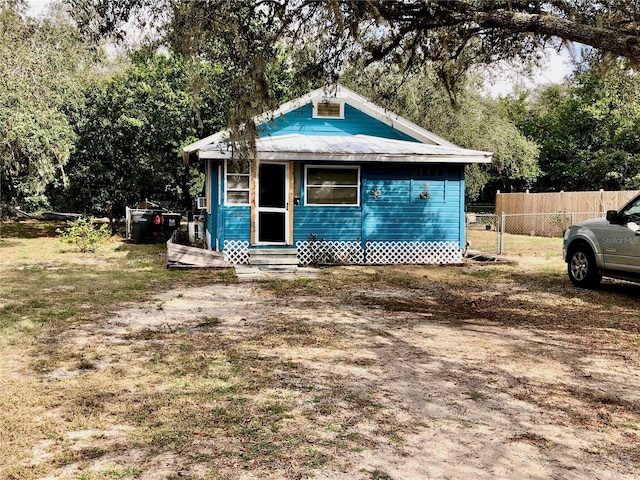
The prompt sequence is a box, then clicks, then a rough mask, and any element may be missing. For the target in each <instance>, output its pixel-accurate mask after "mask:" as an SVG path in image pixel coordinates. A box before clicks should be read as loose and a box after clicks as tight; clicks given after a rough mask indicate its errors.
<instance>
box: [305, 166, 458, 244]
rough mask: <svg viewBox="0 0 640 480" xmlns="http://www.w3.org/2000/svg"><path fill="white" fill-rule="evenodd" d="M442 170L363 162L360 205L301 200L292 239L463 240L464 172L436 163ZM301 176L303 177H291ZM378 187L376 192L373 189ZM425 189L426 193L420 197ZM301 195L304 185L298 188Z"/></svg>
mask: <svg viewBox="0 0 640 480" xmlns="http://www.w3.org/2000/svg"><path fill="white" fill-rule="evenodd" d="M440 170H441V172H442V173H441V174H438V175H419V176H418V175H416V174H415V167H413V166H411V165H404V166H402V165H399V166H398V165H389V164H377V165H363V166H362V167H361V173H360V175H361V191H360V198H361V206H357V207H355V206H354V207H344V206H339V207H338V206H336V207H334V206H324V207H320V206H319V207H315V206H310V205H304V198H303V199H302V202H301V205H297V206H296V207H295V210H294V212H295V213H294V240H295V241H300V240H309V239H310V238H317V239H323V240H327V241H329V240H341V241H356V240H358V241H361V242H362V243H363V244H365V243H366V242H367V241H421V242H426V241H434V242H442V241H448V242H456V243H459V244H460V245H462V244H463V241H464V239H463V235H464V221H463V220H462V221H461V217H463V203H462V202H461V199H462V200H463V199H464V177H463V175H464V173H463V168H462V167H461V166H457V165H453V166H448V167H445V166H441V167H440ZM296 181H303V178H296ZM374 189H377V190H378V191H379V192H380V196H379V197H378V198H376V197H375V196H374V195H372V193H371V192H372V191H373V190H374ZM425 191H428V192H429V198H428V199H420V194H421V193H422V192H425ZM302 195H303V197H304V188H303V189H302Z"/></svg>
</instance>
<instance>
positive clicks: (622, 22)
mask: <svg viewBox="0 0 640 480" xmlns="http://www.w3.org/2000/svg"><path fill="white" fill-rule="evenodd" d="M64 1H65V2H66V3H67V4H69V5H70V6H71V7H72V10H73V11H72V15H73V16H74V18H75V20H76V21H77V22H78V24H79V26H80V27H81V28H82V29H83V30H84V31H85V32H86V33H88V34H91V35H105V34H109V33H113V32H115V31H118V29H119V28H120V27H122V25H124V23H125V22H126V21H128V20H130V17H131V16H137V17H138V19H143V22H144V23H149V21H153V20H150V19H155V22H156V23H158V22H159V23H162V24H163V27H167V26H168V27H169V28H168V29H167V30H166V31H168V32H171V33H172V34H173V35H174V41H175V40H176V38H180V39H181V40H180V41H183V40H184V39H186V38H190V37H192V36H193V32H194V31H195V32H196V34H195V35H196V36H197V35H199V33H198V32H201V31H202V30H201V29H200V28H199V26H198V24H208V25H209V26H212V27H213V29H212V30H209V33H211V34H212V35H214V36H216V34H218V33H220V32H227V33H228V32H229V31H233V32H234V34H235V38H225V40H231V42H232V43H238V42H242V41H244V40H247V32H249V33H248V35H253V34H254V33H255V28H256V25H257V22H258V21H262V22H264V24H265V25H266V29H263V31H264V32H267V31H268V32H269V35H281V36H283V37H284V36H288V37H289V38H296V37H297V35H298V34H299V33H300V32H301V31H307V32H308V31H309V28H306V27H312V28H313V29H315V30H316V31H321V32H322V33H321V37H324V39H325V40H328V37H327V33H333V34H334V35H333V38H332V40H333V42H332V43H331V44H330V45H329V44H327V45H325V46H324V47H325V49H326V52H325V53H327V54H328V56H325V59H327V58H329V57H331V56H333V57H335V56H336V55H339V52H338V50H341V49H344V48H346V47H349V46H351V44H350V43H349V42H338V43H336V39H337V38H339V37H341V36H342V37H344V35H348V36H349V37H350V38H351V40H353V39H355V40H357V41H358V43H359V44H360V45H361V46H362V47H363V48H364V50H365V51H367V52H368V53H369V54H370V56H371V57H370V58H371V59H372V60H380V59H383V58H386V57H389V56H392V57H396V58H397V55H398V54H401V55H402V56H404V57H407V56H408V57H412V58H414V59H417V58H430V59H445V58H448V59H450V60H451V59H454V60H457V59H460V58H462V56H463V55H464V54H467V53H469V52H468V50H472V51H473V55H471V58H472V59H474V60H475V61H491V60H495V59H498V58H505V57H513V56H520V55H523V54H525V55H527V54H529V53H530V52H531V51H532V49H535V47H537V46H540V45H541V44H546V43H547V42H549V41H552V40H559V41H563V42H577V43H580V44H584V45H588V46H591V47H593V48H594V49H596V50H599V51H602V52H608V53H611V54H613V55H615V56H622V57H627V58H629V59H631V60H633V61H634V62H638V61H640V7H639V6H638V2H637V0H548V1H540V0H398V1H396V0H326V1H319V0H126V1H122V0H64ZM240 17H244V19H245V20H247V22H245V23H244V24H243V22H238V19H239V18H240ZM229 20H230V22H229ZM215 24H217V26H216V25H215ZM229 25H231V28H229ZM238 26H242V27H244V28H243V30H235V28H236V27H238ZM223 36H225V37H226V35H223ZM266 38H267V39H268V36H267V37H266ZM252 42H253V46H254V47H256V48H258V51H259V50H260V49H261V48H264V47H266V46H267V44H266V43H264V44H263V45H257V44H256V43H255V42H254V41H253V40H252ZM267 43H268V42H267Z"/></svg>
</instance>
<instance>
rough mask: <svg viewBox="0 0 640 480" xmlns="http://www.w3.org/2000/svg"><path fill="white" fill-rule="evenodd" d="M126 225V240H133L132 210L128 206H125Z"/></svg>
mask: <svg viewBox="0 0 640 480" xmlns="http://www.w3.org/2000/svg"><path fill="white" fill-rule="evenodd" d="M124 212H125V214H124V215H125V225H126V230H125V234H124V238H125V240H127V241H128V240H131V209H130V208H129V207H127V206H125V210H124Z"/></svg>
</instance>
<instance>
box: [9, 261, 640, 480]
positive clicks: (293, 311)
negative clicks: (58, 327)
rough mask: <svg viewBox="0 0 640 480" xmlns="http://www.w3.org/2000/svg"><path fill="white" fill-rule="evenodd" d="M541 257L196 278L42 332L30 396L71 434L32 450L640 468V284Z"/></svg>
mask: <svg viewBox="0 0 640 480" xmlns="http://www.w3.org/2000/svg"><path fill="white" fill-rule="evenodd" d="M536 268H537V269H536V270H535V272H537V273H536V274H535V275H532V272H533V270H530V271H526V269H525V270H522V269H517V268H514V267H511V266H504V267H490V266H475V265H469V266H466V267H452V268H439V267H390V268H362V267H352V268H349V267H344V268H334V269H328V270H326V271H325V272H323V274H322V275H321V278H320V279H318V280H300V281H295V282H286V281H272V282H266V283H259V284H258V283H242V284H229V285H219V284H218V285H212V286H206V287H197V288H182V289H177V290H172V291H169V292H166V293H163V294H161V295H158V296H156V297H155V298H153V299H152V300H151V301H145V302H142V303H140V304H135V305H132V306H130V307H129V308H126V309H124V310H121V311H118V312H117V313H116V314H115V315H112V316H110V317H109V318H106V319H104V320H103V321H101V322H98V323H91V324H82V325H78V326H76V327H75V328H72V329H69V330H66V331H64V332H62V333H59V334H56V335H53V336H50V337H48V338H42V339H40V341H39V343H37V344H36V345H34V349H33V352H32V353H33V356H34V358H33V359H32V360H31V361H32V363H33V362H35V363H36V364H37V362H45V361H46V362H48V363H47V365H48V368H43V369H42V370H41V373H40V377H39V379H38V382H39V383H38V385H40V388H42V389H44V391H45V392H46V394H47V395H48V401H47V402H45V406H43V407H42V408H34V412H33V413H34V415H35V416H41V417H42V418H44V419H46V422H47V424H48V425H49V427H50V430H52V431H55V432H56V435H55V436H53V435H51V436H47V435H46V434H43V436H42V439H41V440H40V441H39V442H38V443H37V444H36V445H34V446H33V448H32V449H31V452H30V453H29V456H28V461H27V463H28V464H29V466H30V467H29V468H31V469H32V471H34V472H36V471H37V472H41V474H42V477H43V478H78V479H79V478H82V479H88V480H92V479H111V478H141V479H158V478H194V479H195V478H212V479H213V478H220V479H223V478H225V479H226V478H229V479H254V478H255V479H264V478H274V479H275V478H317V479H343V478H347V479H482V478H487V479H488V478H491V479H514V478H518V479H525V478H527V479H549V478H554V479H612V480H613V479H616V480H617V479H637V478H639V477H640V353H639V350H640V312H639V305H640V303H639V300H640V287H638V286H634V285H629V284H623V283H612V282H610V283H607V284H605V286H604V288H603V289H602V290H600V291H582V290H577V289H574V288H573V287H570V286H569V285H568V281H567V280H566V279H565V278H564V276H562V275H561V274H559V273H558V272H557V271H551V272H546V271H545V269H544V268H542V269H540V268H538V267H536ZM52 358H55V362H52V360H51V359H52ZM36 386H37V385H36V384H34V388H35V387H36ZM43 421H45V420H43ZM7 478H11V477H7ZM14 478H19V477H17V476H16V477H14Z"/></svg>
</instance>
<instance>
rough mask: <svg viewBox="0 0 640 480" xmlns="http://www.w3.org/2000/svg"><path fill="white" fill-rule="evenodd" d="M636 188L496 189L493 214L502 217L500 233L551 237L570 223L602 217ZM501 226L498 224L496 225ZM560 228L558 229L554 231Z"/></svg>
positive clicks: (625, 200) (618, 205)
mask: <svg viewBox="0 0 640 480" xmlns="http://www.w3.org/2000/svg"><path fill="white" fill-rule="evenodd" d="M638 193H640V191H638V190H628V191H617V192H606V191H604V190H599V191H595V192H554V193H528V192H525V193H500V192H498V193H497V194H496V216H497V217H498V218H500V217H504V218H503V220H502V222H501V224H502V225H503V227H504V233H513V234H519V235H536V236H544V237H553V236H558V235H562V232H563V231H564V229H565V228H566V227H568V226H569V225H570V224H572V223H575V222H579V221H582V220H587V219H589V218H597V217H604V215H605V213H606V211H607V210H617V209H618V208H620V207H621V206H622V205H624V204H625V203H627V202H628V201H629V200H631V199H632V198H633V197H635V196H636V195H637V194H638ZM500 230H502V228H500ZM558 232H560V233H558Z"/></svg>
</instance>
